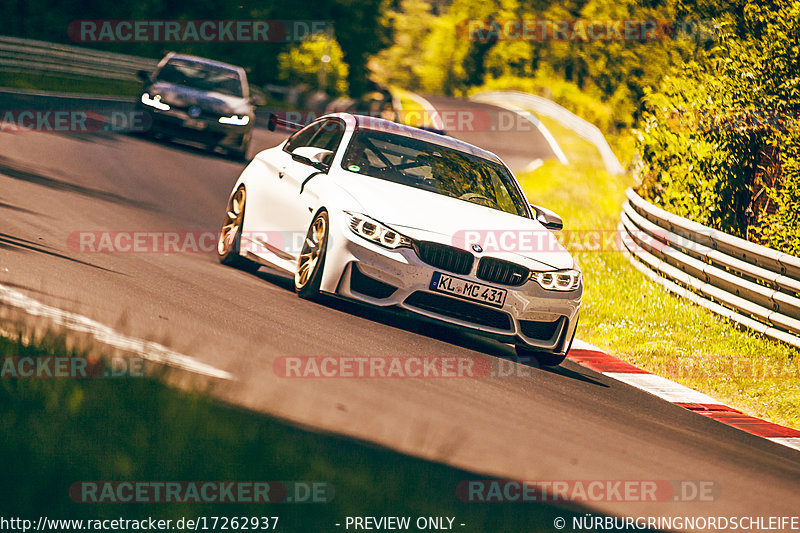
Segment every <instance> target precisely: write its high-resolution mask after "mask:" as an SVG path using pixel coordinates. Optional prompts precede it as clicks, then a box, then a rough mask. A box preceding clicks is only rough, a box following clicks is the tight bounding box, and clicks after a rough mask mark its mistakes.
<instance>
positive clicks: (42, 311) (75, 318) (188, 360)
mask: <svg viewBox="0 0 800 533" xmlns="http://www.w3.org/2000/svg"><path fill="white" fill-rule="evenodd" d="M0 303H2V304H4V305H7V306H10V307H17V308H19V309H22V310H23V311H25V312H26V313H28V314H30V315H33V316H38V317H42V318H46V319H49V320H51V321H52V322H53V323H54V324H56V325H59V326H63V327H65V328H67V329H70V330H73V331H77V332H80V333H88V334H90V335H91V336H92V337H94V339H95V340H96V341H97V342H100V343H103V344H106V345H108V346H112V347H114V348H119V349H120V350H124V351H127V352H132V353H135V354H136V355H138V356H139V357H141V358H142V359H146V360H148V361H151V362H154V363H159V364H163V365H167V366H171V367H175V368H180V369H182V370H188V371H189V372H194V373H195V374H201V375H204V376H210V377H214V378H219V379H229V380H232V379H234V377H233V375H231V374H229V373H228V372H226V371H224V370H220V369H218V368H215V367H213V366H210V365H207V364H205V363H201V362H200V361H197V360H195V359H193V358H192V357H189V356H188V355H183V354H180V353H178V352H175V351H173V350H170V349H169V348H167V347H166V346H163V345H161V344H158V343H155V342H151V341H145V340H141V339H136V338H133V337H129V336H127V335H123V334H121V333H118V332H116V331H114V330H113V329H111V328H110V327H108V326H106V325H103V324H101V323H99V322H97V321H95V320H92V319H91V318H88V317H85V316H83V315H78V314H76V313H71V312H69V311H64V310H62V309H58V308H56V307H52V306H49V305H45V304H43V303H41V302H38V301H36V300H34V299H33V298H30V297H28V296H26V295H24V294H23V293H21V292H19V291H16V290H14V289H11V288H9V287H5V286H3V285H0Z"/></svg>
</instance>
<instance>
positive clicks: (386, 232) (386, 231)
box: [345, 211, 414, 250]
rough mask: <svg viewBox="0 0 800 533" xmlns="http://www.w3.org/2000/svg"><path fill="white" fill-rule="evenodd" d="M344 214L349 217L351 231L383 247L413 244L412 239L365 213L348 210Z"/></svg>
mask: <svg viewBox="0 0 800 533" xmlns="http://www.w3.org/2000/svg"><path fill="white" fill-rule="evenodd" d="M345 214H346V215H347V216H348V217H349V218H350V230H351V231H352V232H353V233H355V234H356V235H358V236H359V237H363V238H364V239H367V240H368V241H372V242H374V243H375V244H379V245H381V246H383V247H384V248H389V249H390V250H395V249H397V248H403V247H405V248H410V247H411V246H412V245H413V244H414V241H412V240H411V239H410V238H408V237H406V236H405V235H403V234H402V233H399V232H397V231H395V230H393V229H392V228H390V227H388V226H385V225H384V224H381V223H380V222H378V221H377V220H373V219H371V218H370V217H368V216H366V215H362V214H360V213H350V212H349V211H345Z"/></svg>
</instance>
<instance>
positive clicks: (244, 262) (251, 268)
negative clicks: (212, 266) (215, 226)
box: [217, 186, 261, 274]
mask: <svg viewBox="0 0 800 533" xmlns="http://www.w3.org/2000/svg"><path fill="white" fill-rule="evenodd" d="M246 201H247V192H246V191H245V188H244V186H241V187H239V188H238V189H236V192H235V193H233V196H231V199H230V200H229V201H228V210H227V212H226V214H225V221H224V222H223V223H222V229H221V230H220V232H219V239H218V240H217V255H218V256H219V262H220V263H222V264H223V265H227V266H231V267H233V268H238V269H239V270H244V271H245V272H249V273H251V274H252V273H254V272H255V271H256V270H258V269H259V268H260V266H261V265H259V264H258V263H256V262H255V261H251V260H250V259H247V258H246V257H242V256H241V255H239V251H240V250H241V245H242V226H243V224H244V208H245V203H246Z"/></svg>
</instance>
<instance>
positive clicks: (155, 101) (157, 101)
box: [142, 93, 169, 111]
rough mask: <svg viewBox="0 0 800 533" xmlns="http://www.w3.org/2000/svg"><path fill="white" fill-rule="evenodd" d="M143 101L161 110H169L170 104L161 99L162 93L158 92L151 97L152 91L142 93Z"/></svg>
mask: <svg viewBox="0 0 800 533" xmlns="http://www.w3.org/2000/svg"><path fill="white" fill-rule="evenodd" d="M142 103H143V104H144V105H146V106H148V107H154V108H156V109H158V110H159V111H169V104H167V103H165V102H162V101H161V95H160V94H156V95H154V96H153V97H152V98H151V97H150V93H142Z"/></svg>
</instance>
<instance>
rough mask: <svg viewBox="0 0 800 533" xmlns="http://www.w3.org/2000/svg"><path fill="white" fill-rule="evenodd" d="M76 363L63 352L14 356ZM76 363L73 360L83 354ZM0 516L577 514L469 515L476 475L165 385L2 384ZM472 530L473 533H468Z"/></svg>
mask: <svg viewBox="0 0 800 533" xmlns="http://www.w3.org/2000/svg"><path fill="white" fill-rule="evenodd" d="M63 353H65V351H64V348H63V343H62V342H61V341H58V340H55V341H52V340H51V341H48V342H46V343H44V344H43V345H39V346H37V347H24V346H22V345H21V344H19V343H16V342H11V341H9V340H7V339H3V338H0V364H1V363H2V361H3V357H6V356H39V355H48V354H49V355H53V354H55V355H58V354H63ZM71 355H74V354H71ZM0 456H2V457H3V458H4V461H3V462H4V464H3V468H2V469H0V486H2V487H3V488H4V489H5V490H4V493H5V495H4V497H3V498H0V516H2V517H6V518H8V517H15V516H18V517H26V518H31V519H34V520H35V518H36V517H38V516H47V517H49V518H65V519H68V518H69V519H88V518H92V519H114V518H120V517H121V518H128V519H141V518H145V517H148V516H152V517H154V518H157V519H165V520H166V519H173V520H177V519H179V518H180V517H182V516H185V517H189V518H194V517H196V516H231V515H236V516H279V517H280V522H279V529H278V530H279V531H341V530H343V529H344V528H343V527H341V528H337V527H335V525H334V524H336V523H342V525H344V519H345V517H346V516H364V515H370V516H380V515H391V516H412V517H417V516H454V517H456V520H457V522H456V526H455V529H457V530H459V531H464V532H484V531H500V530H503V531H551V530H552V523H553V520H554V518H555V517H557V516H563V517H565V519H566V520H567V521H568V523H570V522H571V516H574V514H573V512H568V511H564V510H560V509H557V508H555V507H552V506H550V505H545V504H540V503H513V504H509V503H505V504H497V503H466V502H462V501H461V500H459V499H458V498H457V497H456V487H457V485H458V483H459V482H460V481H463V480H474V479H482V477H481V476H477V475H475V474H472V473H468V472H464V471H461V470H457V469H454V468H450V467H447V466H444V465H441V464H437V463H431V462H427V461H423V460H420V459H415V458H412V457H408V456H405V455H402V454H398V453H395V452H392V451H390V450H387V449H384V448H380V447H376V446H370V445H367V444H363V443H360V442H355V441H352V440H348V439H345V438H340V437H336V436H331V435H327V434H319V433H312V432H309V431H305V430H302V429H298V428H296V427H293V426H290V425H288V424H286V423H284V422H282V421H279V420H276V419H273V418H270V417H267V416H262V415H259V414H254V413H251V412H247V411H244V410H241V409H237V408H234V407H231V406H228V405H222V404H219V403H217V402H215V401H213V400H212V399H210V398H209V397H208V396H206V395H204V394H199V393H189V394H187V393H185V392H182V391H179V390H176V389H173V388H170V387H168V386H166V385H164V384H163V383H161V382H160V381H158V380H157V379H152V378H127V379H86V380H74V379H8V378H2V379H0ZM228 480H240V481H291V480H298V481H300V480H302V481H319V482H325V483H328V484H330V485H332V487H333V490H334V498H333V500H332V501H330V502H329V503H305V504H289V503H274V504H263V503H260V504H230V503H226V504H216V505H215V504H194V503H181V504H175V503H171V504H163V503H162V504H145V503H139V504H135V505H130V504H128V505H121V504H94V503H92V504H89V503H83V504H77V503H75V502H73V501H72V500H71V499H70V497H69V496H68V489H69V487H70V485H71V484H73V483H75V482H79V481H228ZM460 523H464V524H465V527H463V528H462V527H460V526H458V525H457V524H460Z"/></svg>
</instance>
